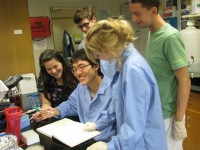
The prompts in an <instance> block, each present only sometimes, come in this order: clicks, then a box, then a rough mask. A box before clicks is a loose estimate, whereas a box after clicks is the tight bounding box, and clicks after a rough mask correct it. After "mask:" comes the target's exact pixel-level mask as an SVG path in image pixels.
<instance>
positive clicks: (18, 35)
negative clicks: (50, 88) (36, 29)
mask: <svg viewBox="0 0 200 150" xmlns="http://www.w3.org/2000/svg"><path fill="white" fill-rule="evenodd" d="M0 33H1V36H0V80H5V79H7V78H8V77H9V76H13V75H15V74H17V73H20V74H24V73H34V74H35V65H34V56H33V47H32V38H31V29H30V23H29V13H28V2H27V0H0Z"/></svg>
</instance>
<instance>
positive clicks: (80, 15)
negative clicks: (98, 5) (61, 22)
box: [74, 6, 94, 24]
mask: <svg viewBox="0 0 200 150" xmlns="http://www.w3.org/2000/svg"><path fill="white" fill-rule="evenodd" d="M93 17H94V8H93V7H92V6H87V7H82V8H78V9H77V10H76V12H75V14H74V23H76V24H79V23H80V22H81V21H82V20H83V19H85V18H87V19H88V20H92V18H93Z"/></svg>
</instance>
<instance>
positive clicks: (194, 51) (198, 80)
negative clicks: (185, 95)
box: [180, 19, 200, 91]
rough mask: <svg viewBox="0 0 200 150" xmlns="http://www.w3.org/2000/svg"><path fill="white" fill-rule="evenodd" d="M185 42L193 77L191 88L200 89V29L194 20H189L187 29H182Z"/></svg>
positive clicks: (191, 76) (181, 32)
mask: <svg viewBox="0 0 200 150" xmlns="http://www.w3.org/2000/svg"><path fill="white" fill-rule="evenodd" d="M180 34H181V35H182V38H183V42H184V44H185V49H186V54H187V59H188V63H189V64H188V65H189V72H190V78H191V83H192V86H191V89H192V90H195V91H200V42H199V41H200V29H197V28H196V27H195V21H194V20H191V19H190V20H188V21H187V27H186V29H183V30H181V31H180Z"/></svg>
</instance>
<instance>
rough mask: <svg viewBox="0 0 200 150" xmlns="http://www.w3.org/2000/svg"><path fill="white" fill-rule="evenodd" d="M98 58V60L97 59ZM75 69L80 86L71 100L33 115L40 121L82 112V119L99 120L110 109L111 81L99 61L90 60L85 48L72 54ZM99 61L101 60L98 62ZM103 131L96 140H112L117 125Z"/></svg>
mask: <svg viewBox="0 0 200 150" xmlns="http://www.w3.org/2000/svg"><path fill="white" fill-rule="evenodd" d="M96 61H97V60H96ZM72 62H73V63H72V72H73V73H74V75H75V77H76V78H77V79H78V80H79V81H80V83H79V84H78V86H77V88H76V89H75V90H74V91H73V93H72V94H71V95H70V96H69V98H68V100H67V101H65V102H63V103H61V104H60V105H59V106H57V107H55V108H52V107H49V108H47V109H46V110H49V111H52V112H53V114H52V113H47V112H46V111H43V110H41V111H39V112H37V113H35V114H33V115H32V116H33V117H34V119H35V120H36V121H41V120H44V119H46V118H50V117H53V116H60V117H62V118H63V117H65V116H70V115H78V116H79V119H80V122H82V123H86V122H95V121H97V120H98V119H99V117H98V116H99V112H102V111H104V110H105V111H106V110H107V109H108V107H109V105H110V103H111V97H110V95H111V94H110V92H111V87H110V80H109V79H108V78H107V77H105V76H104V77H103V75H102V73H101V71H100V67H99V64H98V63H93V62H92V61H91V60H89V59H88V57H87V55H86V54H85V52H84V50H79V51H77V52H76V53H75V54H74V56H73V57H72ZM97 62H98V61H97ZM101 132H102V134H100V135H99V136H97V137H95V138H94V139H95V141H99V140H103V141H109V140H110V137H111V136H112V135H115V134H116V130H115V124H112V125H110V126H108V127H107V128H105V129H104V130H102V131H101Z"/></svg>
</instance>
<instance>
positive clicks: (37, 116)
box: [32, 108, 54, 122]
mask: <svg viewBox="0 0 200 150" xmlns="http://www.w3.org/2000/svg"><path fill="white" fill-rule="evenodd" d="M52 110H53V108H52V109H48V110H45V109H41V110H39V111H37V112H36V113H34V114H32V117H33V119H34V120H35V121H37V122H39V121H42V120H45V119H47V118H51V117H53V116H54V112H53V111H52Z"/></svg>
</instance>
